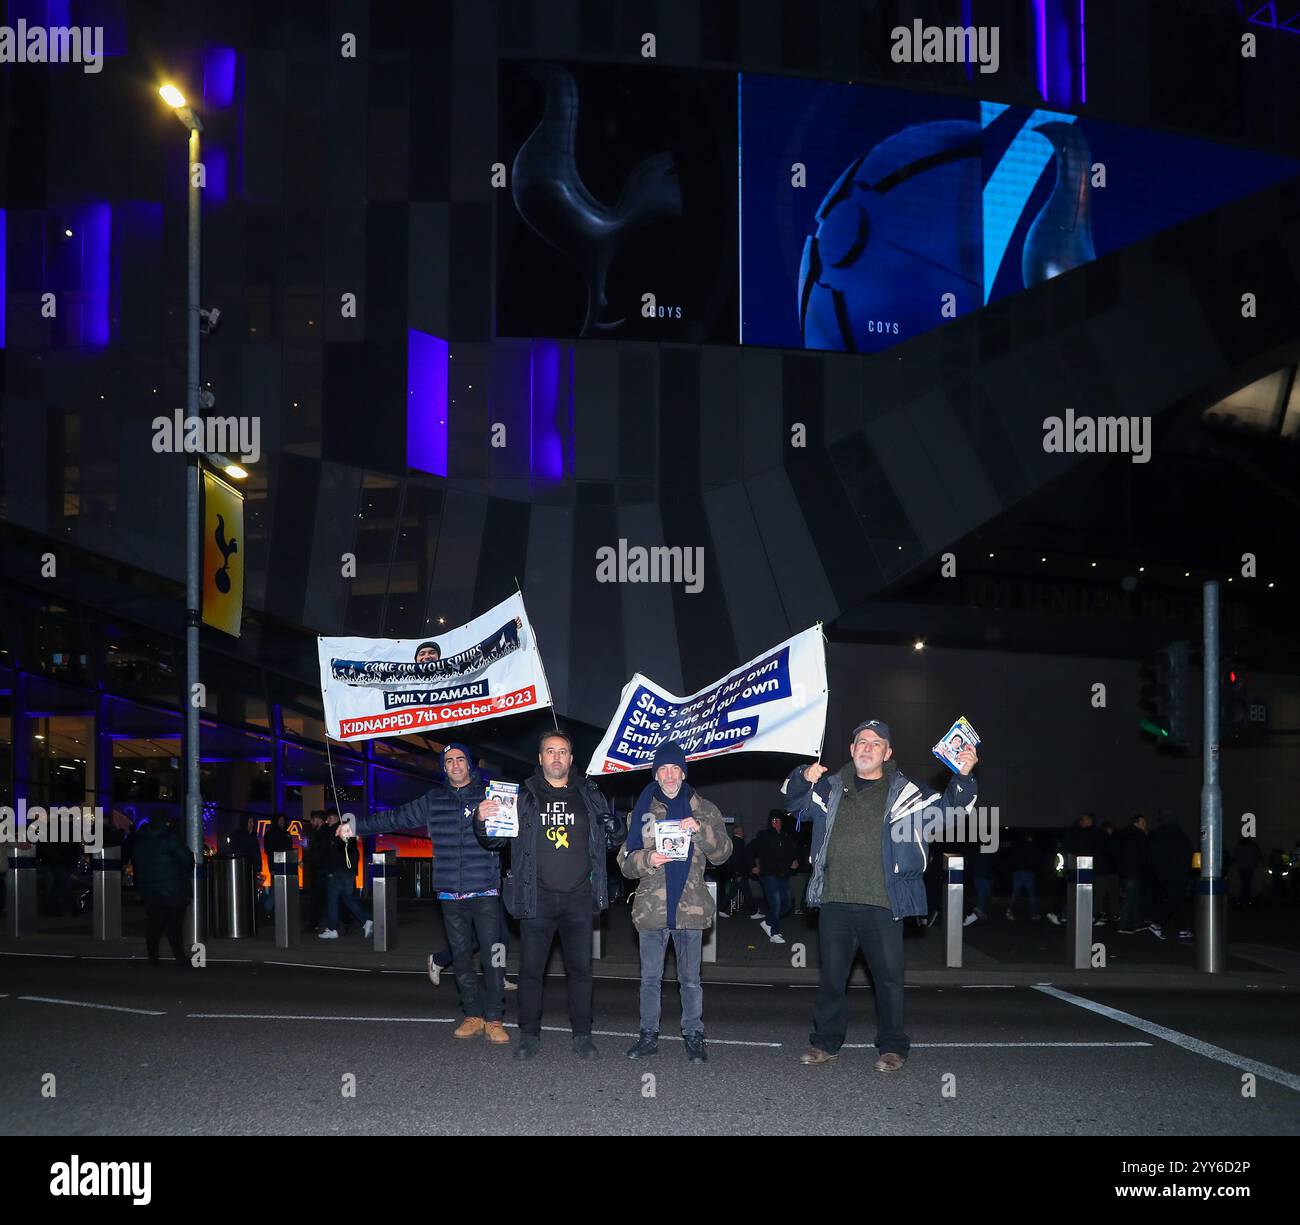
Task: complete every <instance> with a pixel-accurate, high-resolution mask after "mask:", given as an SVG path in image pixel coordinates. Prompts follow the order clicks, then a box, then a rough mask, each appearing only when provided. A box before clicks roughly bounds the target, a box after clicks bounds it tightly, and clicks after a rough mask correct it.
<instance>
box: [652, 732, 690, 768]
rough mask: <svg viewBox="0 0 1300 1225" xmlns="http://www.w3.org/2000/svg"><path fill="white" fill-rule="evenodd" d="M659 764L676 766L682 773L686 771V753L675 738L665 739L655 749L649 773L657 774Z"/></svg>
mask: <svg viewBox="0 0 1300 1225" xmlns="http://www.w3.org/2000/svg"><path fill="white" fill-rule="evenodd" d="M660 766H677V767H679V768H680V769H681V772H682V773H683V774H685V773H686V753H685V751H684V750H683V749H682V746H681V745H680V744H678V743H677V741H676V740H665V741H664V743H663V744H661V745H660V746H659V747H658V748H657V749H655V763H654V769H653V771H651V773H653V774H656V775H657V774H658V773H659V767H660Z"/></svg>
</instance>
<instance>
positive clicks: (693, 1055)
mask: <svg viewBox="0 0 1300 1225" xmlns="http://www.w3.org/2000/svg"><path fill="white" fill-rule="evenodd" d="M682 1036H683V1038H685V1040H686V1058H687V1059H689V1060H690V1061H691V1062H692V1063H708V1061H709V1057H708V1055H707V1054H706V1053H705V1050H704V1034H703V1032H700V1033H694V1034H683V1035H682Z"/></svg>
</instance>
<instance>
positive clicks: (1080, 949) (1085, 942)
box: [1065, 855, 1092, 970]
mask: <svg viewBox="0 0 1300 1225" xmlns="http://www.w3.org/2000/svg"><path fill="white" fill-rule="evenodd" d="M1065 911H1066V918H1065V934H1066V945H1067V950H1068V960H1069V963H1070V966H1071V967H1072V968H1073V969H1075V970H1090V969H1091V968H1092V856H1091V855H1069V856H1067V857H1066V860H1065Z"/></svg>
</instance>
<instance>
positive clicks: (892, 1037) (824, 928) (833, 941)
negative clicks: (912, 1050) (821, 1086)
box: [810, 902, 909, 1056]
mask: <svg viewBox="0 0 1300 1225" xmlns="http://www.w3.org/2000/svg"><path fill="white" fill-rule="evenodd" d="M818 929H819V942H820V947H821V983H820V986H819V987H818V989H817V999H816V1002H815V1003H814V1004H813V1032H812V1034H811V1036H810V1041H811V1043H812V1045H813V1046H815V1047H819V1048H820V1049H821V1050H823V1051H826V1052H827V1054H830V1055H834V1054H836V1053H837V1052H838V1051H839V1049H840V1047H841V1046H843V1045H844V1035H845V1034H846V1033H848V1029H849V972H850V971H851V970H852V969H853V958H854V957H855V956H856V955H857V951H858V949H859V948H861V949H862V952H863V954H864V956H865V957H866V959H867V969H869V970H870V971H871V979H872V982H873V983H874V985H875V989H876V1049H877V1050H879V1052H880V1053H881V1054H882V1055H884V1054H888V1053H893V1054H895V1055H904V1056H905V1055H906V1054H907V1050H908V1045H909V1044H908V1040H907V1034H906V1032H905V1031H904V1029H903V925H902V923H900V922H898V921H896V920H895V919H894V916H893V915H892V914H891V913H890V911H889V910H888V909H887V908H886V907H884V906H856V905H851V904H849V903H847V902H827V903H825V904H824V905H823V906H822V913H821V918H820V920H819V921H818Z"/></svg>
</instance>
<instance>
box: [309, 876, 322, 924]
mask: <svg viewBox="0 0 1300 1225" xmlns="http://www.w3.org/2000/svg"><path fill="white" fill-rule="evenodd" d="M325 903H326V897H325V872H324V871H323V870H322V869H320V868H316V867H313V868H312V870H311V918H310V919H308V920H307V930H308V931H315V930H316V929H317V928H318V927H319V926H320V918H321V915H322V914H324V913H325Z"/></svg>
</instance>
